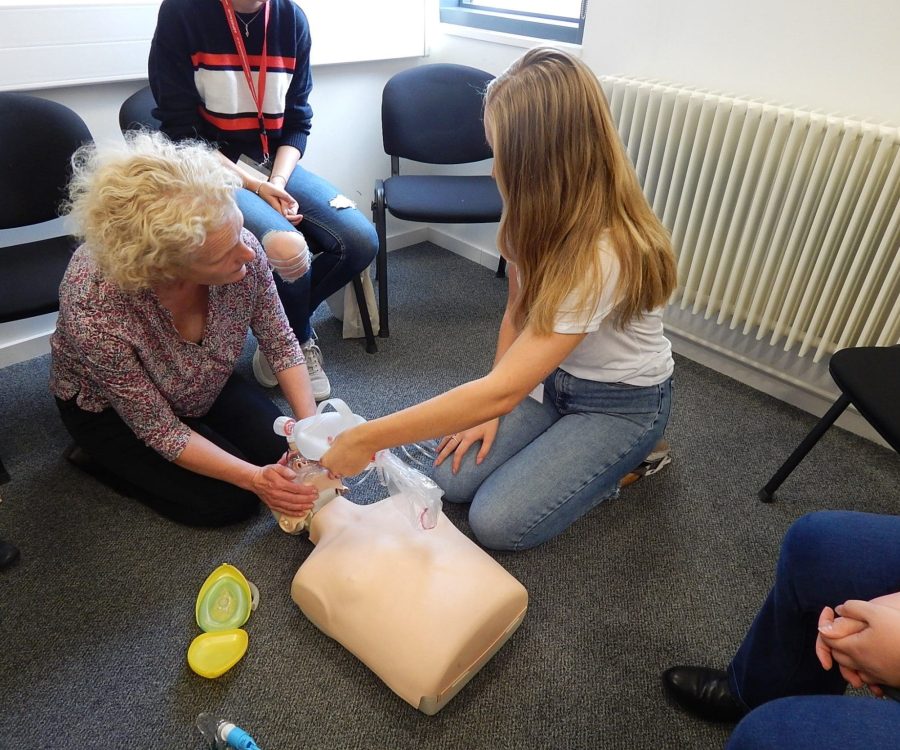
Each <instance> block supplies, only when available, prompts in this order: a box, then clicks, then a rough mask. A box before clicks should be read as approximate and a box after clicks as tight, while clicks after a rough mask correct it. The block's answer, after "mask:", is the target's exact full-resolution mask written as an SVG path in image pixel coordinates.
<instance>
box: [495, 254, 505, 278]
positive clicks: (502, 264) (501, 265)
mask: <svg viewBox="0 0 900 750" xmlns="http://www.w3.org/2000/svg"><path fill="white" fill-rule="evenodd" d="M504 276H506V258H504V257H503V256H502V255H501V256H500V262H499V263H498V264H497V278H498V279H502V278H503V277H504Z"/></svg>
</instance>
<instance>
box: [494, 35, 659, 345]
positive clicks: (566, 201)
mask: <svg viewBox="0 0 900 750" xmlns="http://www.w3.org/2000/svg"><path fill="white" fill-rule="evenodd" d="M485 122H486V124H487V128H488V131H489V135H490V137H491V141H492V145H493V149H494V175H495V177H496V179H497V184H498V187H499V188H500V193H501V194H502V196H503V203H504V211H503V216H502V218H501V220H500V229H499V234H498V245H499V247H500V249H501V251H502V252H503V253H504V255H506V256H507V257H508V258H510V259H511V260H513V261H514V262H515V263H516V267H517V269H518V275H519V286H520V292H519V296H518V300H517V302H516V303H515V307H514V309H513V316H514V320H515V321H516V324H517V326H519V327H520V328H521V327H524V326H525V325H530V326H532V327H533V329H534V330H536V331H537V332H538V333H541V334H547V333H549V332H551V331H552V330H553V324H554V321H555V318H556V315H557V311H558V310H559V308H560V305H561V304H562V302H563V300H565V298H566V297H567V296H568V295H569V294H570V293H572V292H573V291H574V292H575V295H576V297H575V298H576V302H577V303H578V306H579V309H585V308H587V309H591V306H592V305H593V306H594V307H596V304H597V303H598V301H599V294H598V290H599V289H600V288H601V285H602V282H603V279H602V274H601V266H600V253H599V247H598V245H599V243H600V241H601V239H602V238H604V237H605V238H606V239H607V240H608V245H609V248H610V250H611V251H612V252H613V253H615V255H616V257H617V259H618V262H619V278H618V283H617V285H616V289H615V294H614V299H615V300H616V307H615V309H614V311H613V314H612V315H613V317H612V320H613V321H614V323H615V324H616V325H617V326H619V327H622V326H624V325H625V324H626V323H628V321H630V320H632V319H633V318H635V317H638V316H640V315H642V314H643V313H644V312H648V311H650V310H653V309H655V308H657V307H659V306H661V305H663V304H665V303H666V301H667V300H668V298H669V296H670V295H671V293H672V291H673V290H674V288H675V284H676V263H675V256H674V253H673V252H672V245H671V241H670V239H669V236H668V233H667V232H666V230H665V228H664V227H663V226H662V224H661V223H660V222H659V220H658V219H657V218H656V216H655V215H654V214H653V211H652V210H651V208H650V206H649V205H648V204H647V201H646V199H645V198H644V195H643V193H642V192H641V189H640V186H639V184H638V181H637V177H636V175H635V173H634V169H633V168H632V166H631V163H630V162H629V160H628V158H627V156H626V154H625V151H624V148H623V146H622V143H621V141H620V140H619V136H618V133H617V132H616V129H615V125H614V123H613V120H612V116H611V114H610V112H609V105H608V104H607V102H606V97H605V96H604V95H603V90H602V89H601V88H600V83H599V81H598V80H597V77H596V76H595V75H594V74H593V72H592V71H591V69H590V68H589V67H588V66H587V65H585V64H584V63H583V62H581V61H580V60H577V59H575V58H573V57H571V56H570V55H568V54H566V53H565V52H562V51H560V50H556V49H550V48H541V47H539V48H536V49H532V50H529V51H528V52H526V53H525V54H524V55H523V56H522V57H520V58H519V59H518V60H517V61H516V62H514V63H513V64H512V65H511V66H510V67H509V68H508V69H507V70H506V71H505V72H504V73H502V74H500V75H499V76H498V77H497V78H496V79H494V80H493V81H492V82H491V83H490V84H489V85H488V88H487V91H486V93H485Z"/></svg>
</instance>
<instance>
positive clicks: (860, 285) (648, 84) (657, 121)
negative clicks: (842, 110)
mask: <svg viewBox="0 0 900 750" xmlns="http://www.w3.org/2000/svg"><path fill="white" fill-rule="evenodd" d="M600 80H601V83H602V84H603V87H604V89H605V91H606V94H607V97H608V99H609V102H610V106H611V109H612V113H613V117H614V119H615V121H616V124H617V127H618V129H619V133H620V135H621V137H622V141H623V142H624V144H625V147H626V149H627V150H628V154H629V156H630V157H631V160H632V162H633V163H634V165H635V169H636V170H637V174H638V178H639V180H640V182H641V185H642V186H643V189H644V193H645V194H646V196H647V199H648V200H649V201H650V204H651V205H652V206H653V209H654V211H655V212H656V214H657V215H658V216H659V217H660V218H661V219H662V222H663V224H664V225H665V226H666V228H667V229H668V230H669V231H670V232H671V233H672V239H673V243H674V245H675V251H676V253H677V255H678V279H679V287H678V291H677V292H676V294H675V296H674V297H673V301H672V305H674V306H677V307H680V308H681V309H682V310H687V309H690V312H691V313H693V314H694V315H701V316H703V317H704V318H705V319H711V318H715V320H716V322H717V323H718V324H719V325H721V326H728V327H729V328H730V329H736V328H738V327H742V333H743V334H744V335H745V336H755V338H756V339H757V340H763V339H766V338H767V339H768V341H769V344H770V345H771V346H781V347H783V349H784V351H792V352H793V353H794V355H795V356H801V357H802V356H804V355H805V354H807V353H808V352H813V353H814V354H813V361H815V362H818V361H819V360H820V359H822V358H823V357H825V356H827V355H829V354H830V353H831V352H834V351H836V350H838V349H842V348H844V347H847V346H870V345H887V344H894V343H898V341H900V128H898V127H895V126H879V125H873V124H870V123H865V122H860V121H856V120H850V119H845V118H841V117H836V116H831V115H823V114H819V113H811V112H802V111H798V110H794V109H790V108H787V107H781V106H775V105H771V104H766V103H760V102H755V101H746V100H741V99H734V98H730V97H727V96H719V95H716V94H710V93H708V92H703V91H692V90H686V89H680V88H673V87H671V86H668V85H665V84H662V83H656V82H652V81H641V80H636V79H626V78H617V77H609V76H608V77H602V78H601V79H600Z"/></svg>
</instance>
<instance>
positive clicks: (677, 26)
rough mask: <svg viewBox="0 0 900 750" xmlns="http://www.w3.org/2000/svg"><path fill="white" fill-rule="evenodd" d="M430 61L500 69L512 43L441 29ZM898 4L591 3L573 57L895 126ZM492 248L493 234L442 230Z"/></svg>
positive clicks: (435, 31) (779, 0) (898, 116)
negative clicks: (579, 46)
mask: <svg viewBox="0 0 900 750" xmlns="http://www.w3.org/2000/svg"><path fill="white" fill-rule="evenodd" d="M430 22H431V27H430V44H431V58H430V60H431V61H432V62H456V63H462V64H466V65H474V66H475V67H479V68H482V69H484V70H488V71H491V72H494V73H499V72H500V71H501V70H503V68H505V67H506V66H507V65H508V64H509V63H510V62H512V61H513V60H514V59H516V58H517V57H518V56H519V55H520V54H521V53H522V51H523V50H522V48H521V47H514V46H508V45H502V44H497V43H494V42H488V41H480V40H475V39H469V38H461V37H456V36H448V35H446V34H443V33H442V32H441V27H440V26H439V24H437V22H436V17H432V18H431V19H430ZM898 33H900V2H897V0H865V2H860V3H853V2H848V1H847V0H758V2H753V3H742V4H738V3H731V2H721V0H681V1H680V2H675V3H665V2H659V0H628V1H627V2H610V1H609V0H590V1H589V3H588V14H587V23H586V27H585V34H584V42H583V49H582V59H584V60H585V62H587V63H588V64H589V65H590V66H591V67H592V68H593V69H594V71H595V72H596V73H597V74H598V75H608V74H611V75H623V76H636V77H642V78H657V79H664V80H668V81H672V82H674V83H678V84H681V85H684V86H687V87H692V88H706V89H710V90H713V91H719V92H722V93H730V94H732V95H735V96H740V97H747V98H759V99H762V100H767V101H773V102H777V103H780V104H789V105H793V106H796V107H797V108H800V109H810V110H821V111H824V112H830V113H831V112H839V113H842V114H844V115H847V116H852V117H859V118H861V119H867V120H872V121H874V122H884V121H887V122H892V123H894V124H900V96H898V95H897V86H898V83H897V82H898V81H900V44H898ZM438 229H439V230H440V231H441V232H443V233H445V234H446V235H447V236H449V237H450V238H453V239H457V240H459V241H461V242H463V243H469V244H472V245H475V246H477V247H479V248H480V249H482V250H483V251H485V252H488V253H491V252H493V253H496V247H495V242H494V234H495V230H494V228H493V227H486V226H474V227H472V226H456V227H453V226H442V227H439V228H438Z"/></svg>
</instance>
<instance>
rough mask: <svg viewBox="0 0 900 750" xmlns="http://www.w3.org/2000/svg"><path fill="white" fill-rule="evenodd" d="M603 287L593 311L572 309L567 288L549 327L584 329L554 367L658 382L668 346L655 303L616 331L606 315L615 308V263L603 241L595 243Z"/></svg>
mask: <svg viewBox="0 0 900 750" xmlns="http://www.w3.org/2000/svg"><path fill="white" fill-rule="evenodd" d="M600 266H601V272H602V274H603V276H602V279H603V289H602V291H601V295H600V303H599V304H598V305H597V309H596V310H592V309H591V308H590V307H589V308H588V309H587V310H583V309H582V310H579V309H577V308H576V307H575V305H576V303H577V295H576V293H575V292H572V293H571V294H570V295H569V296H568V297H567V298H566V299H565V300H563V304H562V306H561V307H560V310H559V312H558V313H557V316H556V324H555V325H554V327H553V330H554V331H555V332H556V333H585V332H587V336H585V338H584V340H582V342H581V343H580V344H579V345H578V346H577V347H575V349H574V351H572V353H571V354H569V356H568V357H566V358H565V360H563V362H562V363H561V364H560V368H561V369H563V370H565V371H566V372H568V373H570V374H572V375H574V376H575V377H577V378H583V379H585V380H596V381H600V382H603V383H626V384H628V385H637V386H648V385H657V384H658V383H662V382H663V381H664V380H666V378H668V377H669V376H670V375H671V374H672V370H673V369H674V366H675V362H674V361H673V359H672V344H671V343H670V342H669V340H668V339H667V338H666V337H665V336H664V335H663V323H662V313H663V308H662V307H659V308H657V309H655V310H653V311H651V312H648V313H644V315H642V316H640V317H637V318H634V319H632V320H631V321H629V322H628V323H626V324H625V326H624V327H623V328H621V329H617V328H616V327H615V325H614V324H613V321H612V319H611V318H610V317H609V314H610V313H611V312H612V310H613V308H614V307H615V303H616V300H615V299H614V297H613V295H614V293H615V288H616V283H617V282H618V278H619V261H618V259H617V258H616V256H615V254H614V253H613V252H611V251H610V250H609V248H608V247H607V246H606V244H605V243H601V245H600Z"/></svg>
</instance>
